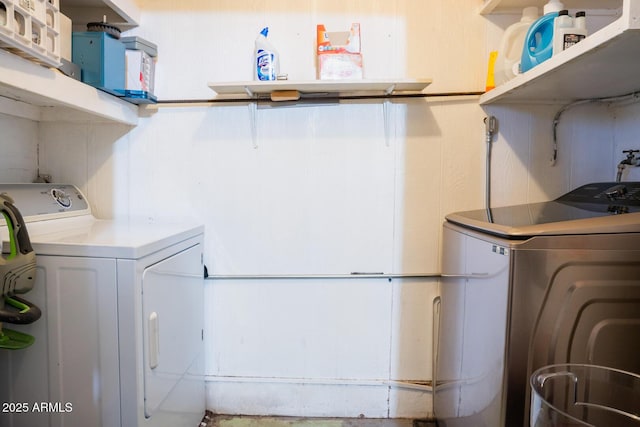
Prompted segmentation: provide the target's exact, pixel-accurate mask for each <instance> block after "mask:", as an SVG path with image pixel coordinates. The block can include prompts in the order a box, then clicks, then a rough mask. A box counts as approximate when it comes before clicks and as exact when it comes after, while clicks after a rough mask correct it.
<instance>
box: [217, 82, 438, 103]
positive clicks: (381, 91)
mask: <svg viewBox="0 0 640 427" xmlns="http://www.w3.org/2000/svg"><path fill="white" fill-rule="evenodd" d="M429 84H431V79H421V80H310V81H291V80H276V81H268V82H265V81H248V82H232V83H209V87H210V88H211V89H213V90H214V91H215V92H216V93H217V94H218V96H217V97H218V98H219V99H247V100H252V99H264V98H267V99H268V98H271V99H273V100H278V99H279V95H283V96H284V98H286V99H287V100H289V98H290V97H291V96H293V97H295V96H296V94H297V95H299V96H300V97H301V98H304V97H305V96H337V97H340V96H387V95H401V94H406V93H414V94H415V93H421V92H422V90H423V89H424V88H425V87H427V86H428V85H429ZM287 92H293V94H291V93H287ZM284 98H283V99H284Z"/></svg>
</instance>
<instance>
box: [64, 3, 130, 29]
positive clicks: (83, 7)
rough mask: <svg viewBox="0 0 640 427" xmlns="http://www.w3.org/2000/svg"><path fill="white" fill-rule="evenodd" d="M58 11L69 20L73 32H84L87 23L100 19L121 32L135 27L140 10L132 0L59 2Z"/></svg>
mask: <svg viewBox="0 0 640 427" xmlns="http://www.w3.org/2000/svg"><path fill="white" fill-rule="evenodd" d="M60 10H61V11H62V13H63V14H65V15H66V16H68V17H69V18H71V21H72V22H73V30H74V31H84V30H85V29H86V27H87V23H89V22H100V21H102V17H103V16H104V17H106V18H107V22H108V23H110V24H113V25H115V26H116V27H118V28H120V30H122V31H126V30H129V29H131V28H133V27H137V26H138V23H139V22H140V9H139V8H138V6H137V5H136V3H135V1H134V0H61V1H60Z"/></svg>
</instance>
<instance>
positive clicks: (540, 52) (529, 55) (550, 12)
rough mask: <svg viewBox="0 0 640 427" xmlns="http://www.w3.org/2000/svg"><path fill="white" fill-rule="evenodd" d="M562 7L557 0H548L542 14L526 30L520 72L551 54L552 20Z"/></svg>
mask: <svg viewBox="0 0 640 427" xmlns="http://www.w3.org/2000/svg"><path fill="white" fill-rule="evenodd" d="M563 9H564V5H563V4H562V3H561V2H560V1H559V0H549V3H547V4H546V5H544V15H542V16H541V17H540V18H538V19H537V20H536V21H535V22H534V23H533V24H531V27H529V31H527V35H526V36H525V39H524V47H523V49H522V58H521V59H520V72H522V73H524V72H526V71H529V70H530V69H532V68H533V67H535V66H536V65H539V64H541V63H543V62H544V61H546V60H547V59H549V58H551V56H552V55H553V21H554V20H555V18H556V16H558V12H560V11H561V10H563Z"/></svg>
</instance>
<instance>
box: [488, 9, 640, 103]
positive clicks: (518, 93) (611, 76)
mask: <svg viewBox="0 0 640 427" xmlns="http://www.w3.org/2000/svg"><path fill="white" fill-rule="evenodd" d="M514 2H515V0H505V1H503V2H500V5H499V6H500V7H501V6H502V3H509V4H513V3H514ZM518 3H519V2H518ZM567 3H569V2H568V1H567ZM598 3H599V5H600V6H601V5H605V4H606V5H608V6H612V5H613V3H616V4H617V5H618V7H620V2H619V1H618V2H613V1H608V0H603V1H601V2H600V1H599V2H598ZM600 9H602V7H600ZM638 90H640V0H624V1H623V2H622V14H621V16H620V17H619V18H618V19H616V20H615V21H614V22H612V23H611V24H609V25H608V26H606V27H604V28H602V29H601V30H599V31H597V32H595V33H593V34H591V35H589V36H588V37H587V38H586V39H584V40H582V41H581V42H580V43H578V44H576V45H575V46H573V47H571V48H570V49H567V50H565V51H563V52H561V53H559V54H558V55H555V56H553V57H552V58H551V59H549V60H547V61H545V62H543V63H542V64H540V65H538V66H536V67H534V68H532V69H531V70H529V71H527V72H526V73H523V74H520V75H518V76H516V77H515V78H514V79H512V80H510V81H508V82H506V83H504V84H503V85H500V86H498V87H496V88H495V89H493V90H491V91H489V92H487V93H485V94H484V95H482V96H481V97H480V104H481V105H487V104H493V103H498V102H499V103H518V102H519V103H522V102H529V103H530V102H539V103H568V102H572V101H576V100H580V99H594V98H603V97H610V96H617V95H624V94H628V93H631V92H634V91H638Z"/></svg>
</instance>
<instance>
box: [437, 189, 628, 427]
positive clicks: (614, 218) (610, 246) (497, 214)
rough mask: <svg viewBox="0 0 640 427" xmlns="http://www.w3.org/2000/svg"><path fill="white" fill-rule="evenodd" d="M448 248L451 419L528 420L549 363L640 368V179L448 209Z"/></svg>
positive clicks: (478, 426)
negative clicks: (533, 389) (538, 374)
mask: <svg viewBox="0 0 640 427" xmlns="http://www.w3.org/2000/svg"><path fill="white" fill-rule="evenodd" d="M442 256H443V262H442V272H443V278H442V281H441V287H440V299H441V300H440V305H439V318H438V320H439V328H438V331H439V333H438V347H437V353H436V366H435V381H436V386H435V393H434V412H435V415H436V418H437V419H438V425H439V426H440V427H505V426H506V427H528V426H529V403H530V388H529V378H530V376H531V374H532V373H533V371H535V370H536V369H538V368H540V367H542V366H546V365H551V364H558V363H580V364H591V365H601V366H606V367H611V368H618V369H623V370H626V371H630V372H635V373H640V358H639V357H638V354H639V353H640V183H638V182H627V183H594V184H587V185H584V186H582V187H579V188H577V189H575V190H573V191H571V192H570V193H567V194H566V195H564V196H562V197H560V198H558V199H556V200H553V201H549V202H542V203H533V204H528V205H518V206H505V207H498V208H492V209H491V210H476V211H468V212H458V213H454V214H450V215H447V222H446V223H445V224H444V230H443V255H442Z"/></svg>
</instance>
